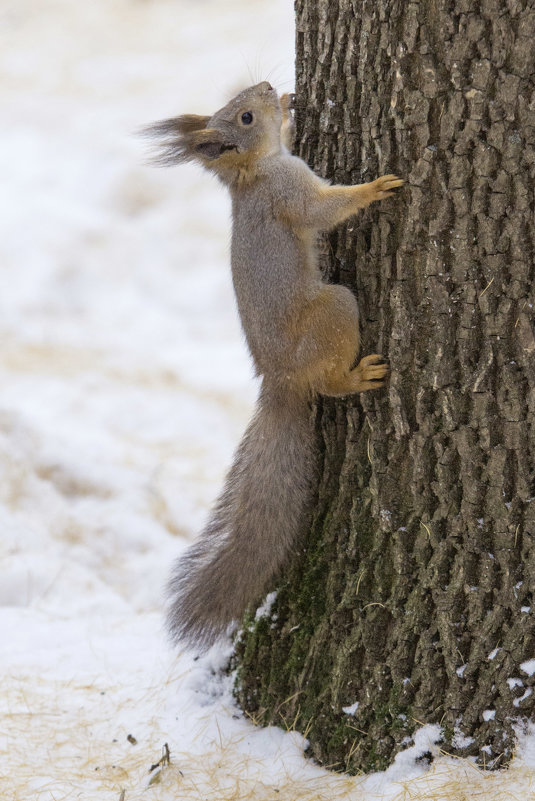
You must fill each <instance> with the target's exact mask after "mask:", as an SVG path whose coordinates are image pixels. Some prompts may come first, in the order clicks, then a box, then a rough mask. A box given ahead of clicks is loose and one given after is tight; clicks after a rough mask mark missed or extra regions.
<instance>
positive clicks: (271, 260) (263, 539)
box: [147, 81, 403, 649]
mask: <svg viewBox="0 0 535 801" xmlns="http://www.w3.org/2000/svg"><path fill="white" fill-rule="evenodd" d="M292 131H293V119H292V113H291V101H290V98H289V96H288V95H283V96H282V98H280V99H279V97H278V95H277V92H276V91H275V90H274V89H273V88H272V87H271V86H270V84H269V83H267V82H266V81H264V82H262V83H259V84H257V85H256V86H252V87H250V88H248V89H245V90H244V91H243V92H241V93H240V94H238V95H237V96H236V97H235V98H234V99H233V100H231V101H230V102H229V103H227V105H226V106H224V107H223V108H222V109H220V110H219V111H216V113H215V114H213V115H212V116H211V117H209V116H205V117H203V116H197V115H193V114H186V115H183V116H181V117H176V118H174V119H170V120H164V121H163V122H160V123H156V124H155V125H153V126H151V127H150V128H148V129H147V132H148V133H149V134H152V135H155V136H157V137H159V138H160V140H161V142H162V144H163V150H162V151H161V158H160V161H161V163H165V164H177V163H182V162H186V161H197V162H199V163H200V164H202V166H203V167H205V168H206V169H208V170H210V171H211V172H214V173H215V174H216V175H217V176H218V178H219V179H220V180H221V181H222V182H223V184H225V185H226V186H227V187H228V189H229V191H230V195H231V198H232V245H231V262H232V279H233V283H234V289H235V292H236V298H237V303H238V310H239V314H240V317H241V323H242V326H243V331H244V333H245V337H246V340H247V344H248V346H249V350H250V352H251V354H252V357H253V361H254V365H255V368H256V372H257V374H258V375H260V376H262V385H261V390H260V396H259V399H258V403H257V407H256V411H255V414H254V417H253V419H252V421H251V423H250V424H249V427H248V428H247V430H246V432H245V435H244V437H243V439H242V442H241V444H240V446H239V448H238V450H237V453H236V455H235V458H234V463H233V465H232V467H231V468H230V471H229V473H228V476H227V478H226V482H225V486H224V489H223V492H222V494H221V496H220V497H219V500H218V501H217V504H216V506H215V509H214V510H213V512H212V515H211V517H210V519H209V521H208V524H207V525H206V527H205V529H204V531H203V533H202V535H201V536H200V538H199V539H198V540H197V541H196V542H195V543H194V544H193V545H192V546H191V547H190V548H189V549H188V550H187V552H186V554H185V555H184V556H183V557H182V558H181V559H179V560H178V562H177V564H176V566H175V568H174V573H173V575H172V578H171V580H170V582H169V595H170V607H169V611H168V618H167V621H168V627H169V631H170V634H171V637H172V638H173V639H174V640H175V641H176V642H179V641H182V640H185V641H186V642H188V643H189V644H190V645H195V646H196V647H198V648H201V649H204V648H206V647H208V646H210V645H211V644H212V643H213V642H214V641H215V640H216V639H217V638H218V637H219V636H220V635H221V634H223V633H225V631H226V630H227V629H228V627H229V624H231V623H233V622H235V621H237V620H239V619H240V618H241V617H242V615H243V613H244V612H245V610H246V609H247V607H248V606H249V605H250V604H252V603H253V602H255V601H260V600H261V598H262V597H263V595H264V594H265V593H266V591H267V590H268V589H269V587H270V585H271V583H272V581H273V580H274V578H275V577H276V575H277V574H278V573H279V572H280V570H281V568H282V567H283V566H284V564H285V562H286V561H287V559H288V558H289V555H290V554H291V551H292V549H293V547H294V546H295V545H296V543H297V542H298V541H299V538H300V535H302V534H303V533H304V531H303V529H304V525H305V515H306V511H307V505H308V504H309V501H310V498H311V495H312V492H313V490H314V479H315V473H316V456H315V444H314V431H313V428H312V425H311V420H310V402H311V400H312V399H313V398H314V396H315V395H317V394H322V395H331V396H339V395H349V394H351V393H355V392H364V391H366V390H370V389H376V388H377V387H380V386H382V385H383V383H384V379H385V377H386V375H387V372H388V367H387V365H386V363H385V361H384V360H383V358H382V357H381V356H379V355H377V354H372V355H370V356H365V357H364V358H363V359H361V360H360V362H359V363H358V364H357V366H354V364H355V359H356V356H357V353H358V349H359V320H358V308H357V303H356V300H355V298H354V296H353V294H352V293H351V292H350V290H349V289H347V288H345V287H342V286H333V285H328V284H325V283H324V282H323V281H322V278H321V274H320V271H319V267H318V263H317V255H316V243H315V239H316V234H317V233H318V232H320V231H329V230H330V229H332V228H334V227H335V226H336V225H338V224H339V223H341V222H343V221H344V220H346V219H347V218H348V217H351V216H352V215H354V214H356V213H357V212H358V211H359V209H362V208H365V207H366V206H368V205H369V204H370V203H372V202H373V201H375V200H382V199H383V198H386V197H388V196H389V195H391V194H392V190H393V189H395V188H396V187H399V186H401V184H402V183H403V181H402V180H401V179H399V178H397V177H396V176H395V175H385V176H383V177H381V178H377V179H376V180H375V181H372V182H371V183H366V184H361V185H358V186H331V185H330V184H329V183H328V182H327V181H325V180H323V179H321V178H319V177H318V176H317V175H315V174H314V173H313V172H312V170H311V169H310V168H309V167H308V166H307V164H305V162H304V161H302V160H301V159H300V158H298V157H296V156H293V155H291V153H290V152H289V150H288V147H287V145H288V144H289V141H290V139H291V136H292Z"/></svg>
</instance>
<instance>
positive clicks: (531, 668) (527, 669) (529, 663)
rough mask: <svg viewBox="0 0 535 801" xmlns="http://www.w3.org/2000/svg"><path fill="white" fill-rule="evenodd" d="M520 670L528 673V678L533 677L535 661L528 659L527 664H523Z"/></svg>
mask: <svg viewBox="0 0 535 801" xmlns="http://www.w3.org/2000/svg"><path fill="white" fill-rule="evenodd" d="M520 670H521V671H522V672H523V673H527V674H528V676H533V674H534V673H535V659H527V660H526V661H525V662H522V663H521V665H520Z"/></svg>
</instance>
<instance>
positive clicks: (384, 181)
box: [369, 175, 403, 200]
mask: <svg viewBox="0 0 535 801" xmlns="http://www.w3.org/2000/svg"><path fill="white" fill-rule="evenodd" d="M402 185H403V179H402V178H398V177H397V175H382V176H381V177H380V178H376V179H375V181H372V182H371V183H370V184H369V187H370V189H371V190H372V192H373V195H374V197H373V200H384V198H385V197H390V195H393V194H395V193H394V192H393V190H394V189H397V188H398V186H402Z"/></svg>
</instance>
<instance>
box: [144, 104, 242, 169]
mask: <svg viewBox="0 0 535 801" xmlns="http://www.w3.org/2000/svg"><path fill="white" fill-rule="evenodd" d="M209 119H210V117H199V116H197V115H196V114H184V115H183V116H182V117H174V118H173V119H170V120H162V121H161V122H157V123H155V124H154V125H150V126H149V127H148V128H145V129H144V130H143V131H142V132H141V133H142V135H144V136H148V137H151V138H152V137H157V138H158V139H160V140H161V145H162V149H161V150H160V151H159V153H157V154H156V156H155V157H154V158H153V163H155V164H158V165H161V166H166V165H169V164H181V163H183V162H185V161H195V160H199V161H201V162H203V163H204V164H206V162H209V161H213V160H214V159H217V158H219V156H220V155H221V154H222V153H223V152H224V151H225V150H230V149H234V145H227V144H225V143H224V142H223V139H222V137H221V133H220V132H219V131H217V130H215V129H214V128H207V127H206V125H207V123H208V121H209Z"/></svg>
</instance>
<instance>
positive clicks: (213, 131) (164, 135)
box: [146, 81, 281, 174]
mask: <svg viewBox="0 0 535 801" xmlns="http://www.w3.org/2000/svg"><path fill="white" fill-rule="evenodd" d="M280 127H281V108H280V103H279V98H278V95H277V92H276V91H275V89H273V87H272V86H271V85H270V84H269V83H268V82H267V81H263V82H262V83H259V84H256V86H251V87H249V88H248V89H244V91H243V92H240V94H239V95H236V97H235V98H233V99H232V100H231V101H230V102H229V103H227V105H226V106H223V108H222V109H220V110H219V111H216V113H215V114H213V115H212V116H211V117H200V116H197V115H195V114H184V115H183V116H181V117H175V118H173V119H170V120H163V121H162V122H158V123H156V124H155V125H152V126H150V127H149V128H147V130H146V133H147V134H148V135H150V136H157V137H158V138H160V139H161V141H162V145H163V149H162V151H160V155H159V156H157V158H156V161H157V162H158V163H159V164H181V163H183V162H185V161H200V162H201V163H202V164H203V165H204V166H205V167H207V168H208V169H211V170H214V171H215V172H217V173H219V174H223V173H225V172H226V171H232V170H233V169H236V168H238V169H239V168H240V167H241V166H246V165H247V163H250V162H251V161H256V160H257V159H258V158H261V157H262V156H264V155H268V154H269V153H276V152H278V151H279V149H280Z"/></svg>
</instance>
